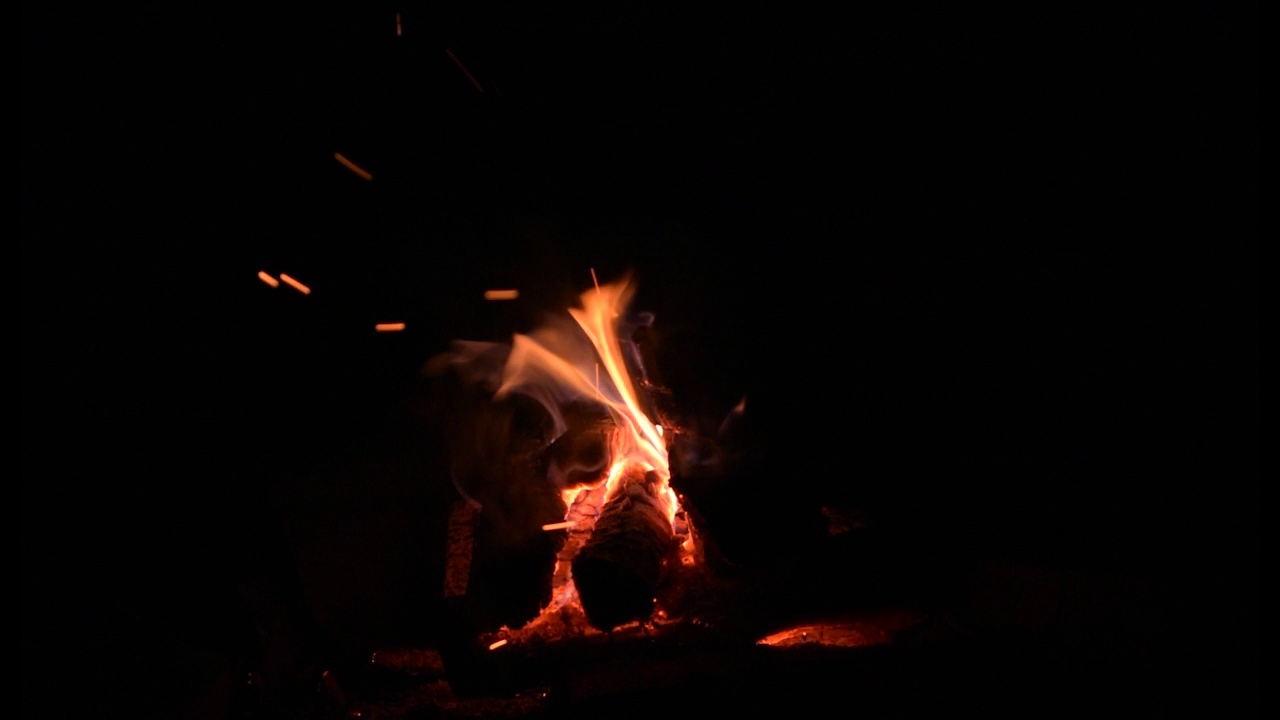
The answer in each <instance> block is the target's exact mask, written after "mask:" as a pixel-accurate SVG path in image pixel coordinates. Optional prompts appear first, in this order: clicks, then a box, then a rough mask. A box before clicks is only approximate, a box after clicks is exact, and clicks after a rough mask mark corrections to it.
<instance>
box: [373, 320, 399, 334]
mask: <svg viewBox="0 0 1280 720" xmlns="http://www.w3.org/2000/svg"><path fill="white" fill-rule="evenodd" d="M373 329H374V330H377V331H378V332H400V331H401V330H404V323H402V322H389V323H378V324H376V325H374V326H373Z"/></svg>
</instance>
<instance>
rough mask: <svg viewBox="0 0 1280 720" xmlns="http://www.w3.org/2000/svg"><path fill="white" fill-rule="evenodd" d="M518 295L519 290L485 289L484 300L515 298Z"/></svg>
mask: <svg viewBox="0 0 1280 720" xmlns="http://www.w3.org/2000/svg"><path fill="white" fill-rule="evenodd" d="M518 297H520V291H519V290H485V291H484V299H485V300H515V299H516V298H518Z"/></svg>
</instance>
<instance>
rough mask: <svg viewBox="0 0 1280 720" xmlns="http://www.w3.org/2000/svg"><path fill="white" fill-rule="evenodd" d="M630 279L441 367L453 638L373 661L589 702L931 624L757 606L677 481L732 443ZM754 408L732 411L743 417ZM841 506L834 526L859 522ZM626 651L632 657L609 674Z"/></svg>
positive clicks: (584, 295) (530, 694)
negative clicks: (668, 356) (664, 362)
mask: <svg viewBox="0 0 1280 720" xmlns="http://www.w3.org/2000/svg"><path fill="white" fill-rule="evenodd" d="M634 293H635V284H634V282H633V278H632V277H631V276H624V277H623V278H622V279H620V280H617V281H615V282H610V283H600V282H598V281H596V278H595V274H594V272H593V273H592V283H591V285H589V286H588V287H587V288H586V289H585V290H583V291H582V292H581V293H580V294H579V295H578V297H577V303H576V305H574V306H572V307H569V308H567V310H566V311H562V312H560V313H554V314H551V315H548V316H546V317H545V318H544V319H543V320H542V321H541V322H540V323H538V324H537V325H536V327H535V329H533V330H532V331H530V332H528V333H516V334H514V335H513V336H512V339H511V341H510V342H493V341H476V340H455V341H453V342H452V343H451V345H450V347H449V348H448V350H447V351H446V352H443V353H441V354H439V355H437V356H436V357H434V358H432V359H431V360H430V361H429V362H428V363H427V366H426V369H427V375H428V377H429V378H430V379H431V380H432V383H431V384H432V387H433V394H432V396H431V403H430V404H431V405H432V407H434V408H435V410H436V411H437V412H436V416H437V417H438V418H439V419H440V420H441V426H440V427H442V429H443V430H444V432H445V434H446V436H447V440H448V447H449V451H450V455H451V457H450V474H451V481H452V485H453V487H454V489H455V490H456V497H455V500H454V502H453V504H452V507H451V508H450V510H449V517H448V522H447V528H448V529H447V538H446V546H447V547H446V557H445V562H444V565H445V577H444V583H443V596H444V598H445V600H446V607H448V608H450V609H451V610H452V612H453V613H454V616H453V617H452V618H451V620H450V621H448V622H447V624H448V625H449V626H450V628H451V633H452V634H451V636H450V637H449V638H447V639H446V640H445V641H444V643H443V645H442V646H441V647H440V651H439V655H435V654H430V655H429V658H430V659H429V661H422V660H421V659H422V658H423V657H428V655H422V654H421V653H420V652H411V653H408V654H405V653H399V654H396V653H392V652H390V651H387V652H382V653H379V659H378V660H375V664H382V665H386V666H388V667H393V666H394V668H395V669H397V670H404V669H406V668H407V669H409V670H410V671H413V672H414V673H415V674H418V675H421V674H430V675H437V674H442V675H447V677H448V681H447V687H445V686H440V687H437V689H436V690H435V691H433V692H434V693H435V694H434V695H432V696H431V697H430V698H428V699H427V700H424V701H423V702H429V703H430V704H432V705H434V706H436V707H437V708H444V709H446V710H452V711H456V712H459V713H462V714H466V713H467V712H470V711H469V710H467V709H466V708H463V707H461V706H460V705H459V703H462V702H464V701H463V700H460V699H459V698H460V697H466V698H471V699H472V700H475V699H476V698H483V699H485V700H484V701H485V702H493V701H494V700H493V699H494V698H504V700H503V702H507V703H516V705H520V707H523V706H524V705H527V704H529V703H531V702H532V703H534V704H537V703H538V702H539V700H538V699H537V698H542V697H544V696H545V695H544V694H539V693H541V692H542V691H539V690H537V688H546V687H547V686H548V685H559V686H560V691H561V693H562V695H563V693H564V692H569V693H570V694H571V695H572V696H573V697H575V698H577V699H582V698H584V697H588V696H593V695H594V694H596V693H608V692H613V691H625V690H626V688H628V687H630V684H631V683H633V682H639V681H643V679H644V678H645V677H649V675H651V674H652V673H654V672H657V673H662V672H664V670H663V669H664V668H666V669H669V670H671V674H672V676H673V677H676V676H688V675H689V672H688V671H687V669H680V668H685V666H687V665H689V664H691V663H692V664H693V665H698V664H700V663H702V662H704V661H706V662H710V663H714V664H716V665H717V666H719V667H730V666H734V664H736V663H744V664H743V667H744V668H747V667H750V668H753V670H752V671H755V670H758V669H759V668H758V664H759V663H760V662H762V661H763V662H765V663H768V662H771V660H769V659H767V658H766V659H764V660H762V658H763V657H765V656H762V655H760V653H765V654H766V655H767V654H768V653H786V652H791V651H794V647H795V646H805V647H807V648H810V649H812V648H816V647H827V648H849V647H858V646H866V645H878V644H884V643H886V642H888V641H889V640H890V638H891V637H892V635H893V634H894V633H896V632H897V631H898V630H901V629H903V628H905V627H907V626H909V625H912V624H914V623H916V622H918V621H919V616H917V615H916V614H914V613H912V612H910V611H901V610H897V609H895V610H894V611H893V612H890V613H881V614H878V615H876V614H872V615H866V616H862V617H858V618H848V617H840V618H837V617H828V618H823V617H814V616H805V617H795V614H794V613H791V612H790V611H788V610H785V609H778V608H776V607H767V606H770V604H771V602H772V599H771V598H769V597H765V598H764V599H761V598H760V597H758V596H757V597H754V598H751V599H749V600H747V601H745V602H744V601H743V598H744V596H745V595H750V594H751V592H752V591H751V590H746V591H744V587H743V584H744V581H743V578H741V577H732V573H725V572H722V571H723V570H724V568H725V567H726V559H725V557H724V555H723V554H722V553H721V551H720V548H719V547H718V545H717V543H715V542H714V540H713V537H712V536H711V534H710V533H709V532H708V530H707V528H706V527H704V526H705V525H706V520H707V518H706V517H704V516H703V515H702V514H701V513H700V512H699V510H698V509H697V508H695V507H694V506H693V503H692V502H691V501H690V498H689V497H688V496H687V494H686V493H685V492H684V491H683V483H685V482H691V478H694V477H696V476H697V474H698V473H708V472H711V473H713V472H715V471H714V470H713V469H710V468H715V467H717V464H718V463H719V462H720V456H719V455H718V452H719V450H718V448H716V447H715V442H714V441H708V439H707V438H705V437H702V433H700V431H699V429H698V428H697V427H687V426H686V424H685V423H684V422H682V417H684V416H682V415H681V413H680V412H679V408H678V403H677V402H676V400H677V398H674V397H673V393H672V392H671V391H670V390H669V389H668V388H666V387H665V386H664V385H663V384H662V383H661V382H659V381H658V379H657V377H656V376H657V375H658V374H660V373H658V372H656V369H657V366H658V363H657V362H656V353H655V349H654V345H653V343H652V341H651V338H652V337H653V335H654V333H655V332H656V330H655V328H654V324H655V318H654V317H653V315H652V314H649V313H646V312H637V311H635V310H633V309H632V308H631V302H632V300H633V298H634ZM746 407H747V406H746V404H745V401H744V402H739V403H737V404H736V406H734V407H732V408H730V409H729V410H728V413H727V418H722V419H720V420H728V421H730V422H732V421H740V420H741V418H742V416H743V414H744V413H745V412H746ZM824 512H826V510H824ZM831 517H832V518H836V519H838V520H839V522H836V520H832V522H831V525H830V528H829V532H830V536H831V537H835V536H836V535H842V534H847V533H848V531H849V529H850V527H852V526H853V525H851V523H850V521H849V518H848V517H846V516H844V515H842V514H840V513H837V512H834V511H832V514H831ZM728 564H729V565H731V564H732V563H728ZM779 579H780V580H781V581H782V582H783V583H784V584H788V579H787V578H785V577H781V576H780V578H779ZM772 580H773V579H771V580H770V581H771V582H772ZM803 591H804V590H803V582H798V583H794V584H790V586H789V587H786V588H784V590H783V594H792V595H794V594H796V593H803ZM757 595H758V593H757ZM766 595H767V593H766ZM762 607H767V609H765V610H761V608H762ZM690 648H693V650H690ZM619 654H621V655H624V656H626V658H627V660H626V661H625V663H626V664H627V666H628V667H630V668H631V670H630V671H627V672H622V673H621V674H618V675H617V676H616V677H615V676H614V675H612V674H610V672H612V671H604V670H602V669H601V668H604V667H614V666H615V663H616V662H618V661H619ZM406 658H408V659H406ZM699 658H701V659H699ZM677 666H678V667H677ZM673 668H674V669H673ZM633 671H634V672H633ZM601 672H603V673H604V674H603V675H600V674H599V673H601ZM651 679H652V678H651ZM441 682H442V683H443V682H445V681H443V680H442V681H441ZM645 682H647V681H645ZM441 688H443V689H441ZM566 688H568V689H567V690H566ZM455 693H456V694H455ZM521 703H523V704H524V705H521ZM514 707H515V706H511V707H507V708H506V710H509V711H514V710H513V708H514Z"/></svg>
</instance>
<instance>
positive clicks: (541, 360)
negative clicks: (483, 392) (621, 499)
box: [497, 272, 679, 522]
mask: <svg viewBox="0 0 1280 720" xmlns="http://www.w3.org/2000/svg"><path fill="white" fill-rule="evenodd" d="M592 274H593V276H594V272H593V273H592ZM634 293H635V289H634V287H633V286H632V285H631V284H630V282H629V281H628V280H623V281H622V282H618V283H613V284H609V285H596V287H594V288H593V289H592V290H588V291H586V292H583V293H582V294H581V295H580V296H579V301H580V303H581V304H580V306H579V307H576V308H570V309H569V315H570V317H571V318H572V319H573V320H574V322H575V323H576V324H577V329H578V330H581V332H580V333H579V332H575V331H574V328H572V326H568V327H562V326H557V325H554V324H552V325H547V326H544V327H543V328H541V329H539V330H536V331H534V332H533V333H531V334H529V335H521V334H518V335H516V336H515V339H514V341H513V342H512V346H511V355H510V356H509V357H508V359H507V364H506V367H505V368H504V371H503V378H502V384H501V386H499V388H498V392H497V395H498V396H499V397H501V396H503V395H505V394H507V393H512V392H519V393H523V394H525V395H529V396H531V397H533V398H535V399H537V400H538V401H539V402H541V403H542V405H543V406H544V407H545V408H546V409H547V411H548V412H549V413H550V414H551V417H552V418H553V420H554V422H555V424H556V426H555V435H557V436H558V435H560V434H562V433H563V432H564V431H565V429H566V423H565V421H564V416H563V414H562V411H561V408H562V407H563V406H565V405H566V404H568V403H570V402H572V401H575V400H580V399H583V398H589V399H593V400H595V401H597V402H599V403H600V404H602V405H603V406H604V407H605V409H606V410H608V412H609V414H610V415H611V416H612V417H613V419H614V421H615V422H616V423H617V425H618V428H619V430H620V431H621V432H620V433H619V441H618V447H615V448H614V465H613V467H612V468H611V469H610V471H609V475H608V481H607V487H608V488H609V489H612V488H613V486H614V484H615V483H616V481H617V480H618V478H619V477H620V476H621V474H622V469H623V468H624V467H626V466H627V464H628V463H631V462H634V463H638V464H639V465H640V466H641V468H642V469H643V470H644V471H645V472H650V471H652V472H655V473H657V474H658V476H659V477H660V478H661V481H662V495H663V498H664V499H665V501H666V502H665V503H664V510H665V512H666V515H667V520H668V521H669V522H674V519H675V514H676V511H677V508H678V506H679V502H678V500H677V498H676V496H675V491H673V490H672V489H671V487H670V486H669V485H668V484H667V483H668V482H669V481H670V479H671V465H670V461H669V460H668V457H667V448H666V444H665V443H664V441H663V439H662V431H661V430H659V429H658V426H657V425H656V424H655V423H654V422H653V420H652V419H650V418H649V417H648V416H647V415H646V414H645V412H644V410H643V408H642V407H641V404H640V400H639V397H638V396H637V394H636V390H635V386H634V385H633V384H632V382H631V375H630V373H629V371H628V368H627V366H626V361H625V356H624V355H623V352H622V347H621V344H620V342H619V338H618V334H617V319H618V317H619V315H620V314H621V313H622V312H623V311H625V309H626V307H627V305H628V304H629V303H630V301H631V299H632V297H633V295H634ZM583 334H585V339H586V341H587V343H583V341H582V338H583ZM599 368H603V370H604V376H603V377H601V376H600V375H599ZM578 492H580V489H577V488H575V489H573V490H572V491H569V492H567V493H566V497H565V500H566V502H567V503H568V504H572V500H573V498H575V497H576V496H577V494H578Z"/></svg>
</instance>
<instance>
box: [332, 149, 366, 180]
mask: <svg viewBox="0 0 1280 720" xmlns="http://www.w3.org/2000/svg"><path fill="white" fill-rule="evenodd" d="M333 159H335V160H337V161H338V162H340V163H342V166H343V167H345V168H346V169H348V170H350V171H351V172H353V173H355V174H356V175H358V176H360V178H361V179H362V180H372V179H373V175H372V174H370V173H369V171H368V170H365V169H364V168H362V167H360V166H359V165H356V164H355V163H353V162H351V161H350V160H348V159H347V158H346V156H345V155H343V154H342V153H340V152H336V153H334V154H333Z"/></svg>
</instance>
